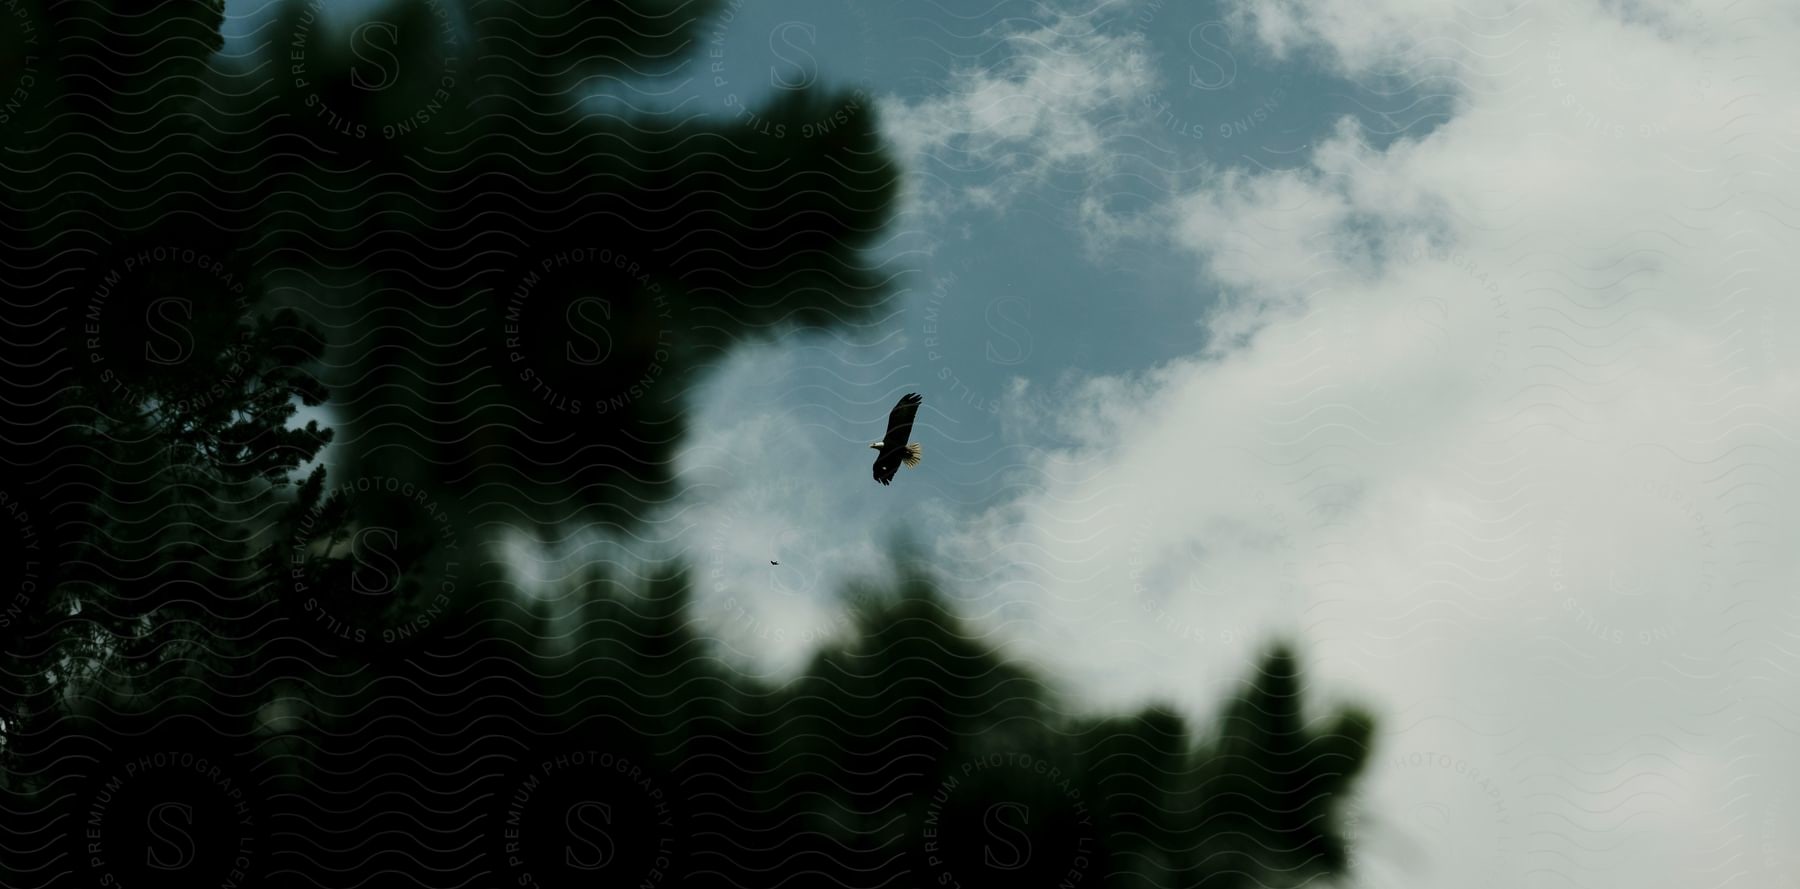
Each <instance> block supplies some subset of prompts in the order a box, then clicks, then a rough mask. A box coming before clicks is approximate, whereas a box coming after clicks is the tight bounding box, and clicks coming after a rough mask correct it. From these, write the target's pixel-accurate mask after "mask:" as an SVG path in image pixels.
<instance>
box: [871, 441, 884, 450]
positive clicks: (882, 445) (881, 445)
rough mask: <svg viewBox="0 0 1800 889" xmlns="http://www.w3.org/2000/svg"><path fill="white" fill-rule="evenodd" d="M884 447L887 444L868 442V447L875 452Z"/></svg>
mask: <svg viewBox="0 0 1800 889" xmlns="http://www.w3.org/2000/svg"><path fill="white" fill-rule="evenodd" d="M886 446H887V442H884V441H872V442H869V447H872V448H874V449H875V450H877V451H879V450H881V449H882V448H883V447H886Z"/></svg>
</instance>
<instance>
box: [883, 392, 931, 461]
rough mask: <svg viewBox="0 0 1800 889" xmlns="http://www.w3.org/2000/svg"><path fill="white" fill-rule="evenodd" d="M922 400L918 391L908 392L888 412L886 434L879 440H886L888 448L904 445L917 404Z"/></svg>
mask: <svg viewBox="0 0 1800 889" xmlns="http://www.w3.org/2000/svg"><path fill="white" fill-rule="evenodd" d="M924 400H925V399H924V398H923V397H922V396H920V395H919V393H917V392H908V393H906V395H904V396H902V397H901V398H900V403H899V404H896V405H894V409H893V410H892V411H890V412H889V413H888V428H887V434H886V435H884V436H882V437H881V440H882V441H884V442H887V446H888V447H889V448H904V447H906V440H907V438H908V437H909V436H911V435H912V427H913V417H915V416H917V415H918V413H919V404H920V403H921V402H923V401H924Z"/></svg>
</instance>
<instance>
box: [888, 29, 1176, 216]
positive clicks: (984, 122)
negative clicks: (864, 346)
mask: <svg viewBox="0 0 1800 889" xmlns="http://www.w3.org/2000/svg"><path fill="white" fill-rule="evenodd" d="M996 44H997V49H996V50H995V51H994V52H993V53H992V54H993V55H997V56H999V58H1000V61H998V62H997V63H995V64H993V65H992V66H991V67H982V66H980V65H963V66H960V67H956V68H953V69H952V70H951V71H950V73H949V74H948V76H947V77H946V78H945V82H944V84H943V86H942V89H941V90H940V91H938V92H937V93H936V94H934V95H931V96H929V97H927V98H923V99H918V100H914V101H908V100H906V99H904V98H901V97H898V96H889V97H887V98H886V99H885V101H884V102H883V105H882V115H883V117H882V120H883V127H882V129H883V133H884V135H885V136H886V137H887V138H888V140H889V142H890V143H891V144H892V146H893V147H894V149H895V151H896V152H897V153H898V154H899V156H900V158H901V160H902V162H903V164H904V165H905V167H906V169H907V170H908V173H909V176H908V179H909V183H908V184H909V187H910V188H911V189H913V192H912V194H911V195H909V197H910V198H911V203H912V209H913V210H915V211H916V212H919V213H920V214H921V217H922V218H933V217H936V216H939V215H941V214H943V213H946V212H949V211H950V210H952V209H957V208H967V207H978V208H985V209H999V208H1003V207H1005V206H1006V205H1007V203H1008V202H1009V201H1011V200H1012V199H1013V198H1015V197H1017V196H1018V195H1020V194H1022V193H1025V192H1027V191H1028V190H1030V189H1032V188H1035V187H1038V186H1041V185H1043V184H1044V182H1045V181H1046V179H1047V177H1049V176H1051V175H1053V174H1055V173H1057V172H1065V171H1079V172H1081V173H1083V174H1085V175H1088V176H1097V175H1101V174H1103V173H1104V171H1106V170H1108V169H1111V168H1113V167H1115V166H1117V165H1118V164H1120V163H1121V161H1122V158H1123V157H1124V155H1122V154H1121V151H1120V147H1119V142H1118V138H1117V137H1118V135H1119V134H1120V132H1121V130H1122V129H1123V128H1124V126H1125V124H1126V123H1128V122H1129V121H1132V120H1135V119H1137V118H1139V117H1141V116H1142V112H1141V111H1140V110H1139V105H1138V99H1139V98H1140V97H1141V96H1142V95H1143V94H1145V93H1146V92H1147V91H1148V90H1149V89H1150V87H1151V85H1152V74H1151V72H1150V71H1149V67H1148V63H1147V61H1146V58H1145V55H1144V49H1143V47H1142V45H1141V41H1140V40H1139V39H1137V38H1136V36H1135V35H1114V34H1108V33H1105V32H1103V31H1102V30H1099V29H1098V28H1096V26H1095V23H1094V21H1093V20H1092V17H1090V16H1083V15H1075V14H1062V15H1058V16H1055V17H1054V18H1052V19H1051V20H1050V21H1048V22H1045V23H1035V22H1034V23H1029V24H1025V25H1021V26H1015V27H1014V29H1013V30H1010V31H1007V32H1004V33H1002V34H1000V35H998V36H997V39H996ZM989 55H990V54H989V53H983V54H982V57H983V58H985V57H987V56H989ZM968 174H975V176H976V178H978V179H979V182H978V183H972V182H969V181H964V178H965V176H967V175H968Z"/></svg>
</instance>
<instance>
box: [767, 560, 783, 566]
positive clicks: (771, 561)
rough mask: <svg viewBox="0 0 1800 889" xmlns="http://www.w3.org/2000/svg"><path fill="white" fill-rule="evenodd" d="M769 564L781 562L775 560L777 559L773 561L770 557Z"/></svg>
mask: <svg viewBox="0 0 1800 889" xmlns="http://www.w3.org/2000/svg"><path fill="white" fill-rule="evenodd" d="M769 564H771V565H779V564H781V563H780V562H777V561H775V560H774V559H770V560H769Z"/></svg>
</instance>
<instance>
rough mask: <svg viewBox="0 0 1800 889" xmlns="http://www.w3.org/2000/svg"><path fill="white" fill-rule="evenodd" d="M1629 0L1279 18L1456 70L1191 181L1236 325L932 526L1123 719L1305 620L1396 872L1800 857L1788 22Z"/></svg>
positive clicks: (1086, 389)
mask: <svg viewBox="0 0 1800 889" xmlns="http://www.w3.org/2000/svg"><path fill="white" fill-rule="evenodd" d="M1614 8H1615V9H1616V8H1617V7H1614ZM1624 15H1625V16H1627V17H1628V18H1625V19H1621V18H1620V17H1619V13H1609V12H1606V11H1604V10H1603V9H1602V8H1600V7H1597V6H1590V5H1579V4H1561V5H1558V6H1557V7H1555V8H1554V9H1551V8H1548V7H1544V6H1519V5H1492V6H1487V7H1482V6H1478V5H1470V4H1464V5H1462V6H1458V7H1451V6H1448V5H1444V4H1426V3H1421V2H1406V0H1388V2H1383V3H1374V4H1369V3H1363V2H1356V3H1351V2H1349V0H1342V2H1338V0H1329V2H1324V3H1317V4H1315V3H1308V4H1296V3H1288V2H1263V3H1255V4H1251V5H1250V6H1249V11H1248V12H1247V13H1246V16H1245V19H1244V20H1245V21H1246V22H1249V23H1253V24H1255V25H1256V26H1257V27H1258V28H1259V29H1260V31H1259V33H1261V34H1262V35H1263V36H1264V37H1265V38H1268V39H1271V40H1276V41H1279V42H1280V43H1281V44H1282V46H1283V47H1284V49H1285V50H1286V51H1289V52H1294V53H1299V52H1321V51H1323V52H1325V53H1326V54H1327V55H1328V56H1329V57H1330V58H1331V59H1333V60H1334V61H1333V64H1335V65H1337V66H1339V68H1340V69H1341V70H1342V71H1343V72H1344V73H1346V74H1348V75H1350V76H1356V77H1373V76H1376V75H1378V74H1381V73H1383V72H1394V71H1402V72H1409V73H1410V75H1411V76H1412V77H1415V78H1418V77H1423V76H1426V75H1442V74H1444V73H1446V72H1454V73H1455V79H1454V80H1452V81H1445V80H1443V79H1438V80H1435V81H1430V82H1429V84H1430V86H1431V87H1432V88H1437V89H1441V88H1445V86H1446V85H1448V86H1449V87H1452V88H1454V89H1455V90H1456V91H1457V98H1458V102H1457V104H1456V109H1457V112H1456V114H1455V116H1454V117H1453V118H1452V119H1451V120H1449V121H1448V122H1447V123H1444V124H1443V125H1442V126H1440V127H1439V128H1438V129H1436V130H1434V131H1432V132H1431V133H1429V134H1425V135H1420V136H1413V137H1410V138H1403V139H1401V140H1400V141H1398V142H1396V143H1394V144H1392V145H1389V146H1387V147H1385V148H1381V149H1376V148H1372V147H1370V146H1368V145H1365V144H1363V143H1362V142H1361V141H1360V140H1359V138H1358V134H1357V131H1356V130H1355V129H1354V128H1349V127H1346V128H1343V129H1340V130H1338V131H1337V132H1336V134H1335V135H1334V136H1332V137H1331V138H1329V139H1327V140H1325V141H1323V142H1319V143H1315V145H1314V147H1313V151H1312V155H1311V163H1310V165H1308V166H1307V167H1305V168H1303V169H1300V170H1294V171H1287V172H1265V173H1241V174H1232V175H1227V176H1223V177H1220V178H1218V179H1216V180H1215V181H1213V182H1212V183H1210V184H1209V185H1207V186H1206V187H1203V188H1201V189H1199V190H1196V191H1193V192H1190V193H1184V194H1180V195H1175V196H1172V197H1171V199H1170V200H1169V202H1168V203H1167V205H1166V206H1165V207H1164V208H1163V209H1162V210H1161V211H1160V213H1161V214H1162V216H1161V218H1163V219H1165V220H1167V222H1168V223H1169V227H1168V229H1167V235H1166V237H1167V242H1168V243H1169V244H1170V245H1171V246H1174V247H1176V248H1178V249H1185V250H1191V251H1194V252H1195V253H1196V254H1198V255H1200V256H1202V257H1204V258H1205V259H1206V260H1207V262H1208V267H1209V270H1210V273H1211V277H1212V278H1213V279H1214V280H1215V281H1216V283H1218V284H1221V285H1223V286H1224V287H1226V288H1227V289H1228V292H1229V294H1230V296H1231V300H1230V305H1229V308H1228V309H1227V310H1226V311H1224V312H1222V313H1220V315H1219V316H1218V317H1216V318H1214V319H1212V323H1213V325H1214V329H1215V332H1217V333H1220V334H1221V342H1224V343H1235V344H1237V345H1236V346H1235V347H1232V348H1221V349H1219V350H1217V351H1215V352H1214V353H1212V354H1208V355H1205V356H1195V357H1194V358H1191V359H1188V360H1183V361H1178V362H1173V363H1170V364H1168V365H1166V366H1163V367H1160V368H1157V369H1155V370H1153V371H1148V372H1145V373H1142V374H1138V375H1133V376H1131V377H1122V378H1108V379H1098V380H1087V381H1084V382H1082V383H1080V384H1078V385H1072V386H1069V387H1066V388H1065V389H1064V390H1061V391H1053V392H1041V391H1040V392H1036V393H1034V394H1033V395H1032V396H1031V397H1032V398H1034V399H1036V401H1034V402H1033V406H1035V407H1037V408H1038V409H1041V410H1043V411H1047V412H1054V413H1057V414H1060V415H1061V417H1062V422H1064V423H1066V424H1070V425H1071V426H1072V427H1073V431H1074V432H1075V433H1076V434H1075V435H1074V436H1073V443H1072V444H1070V445H1069V446H1067V447H1065V448H1063V449H1059V450H1051V451H1043V452H1040V456H1039V457H1038V459H1037V460H1036V461H1035V464H1034V466H1033V467H1032V471H1033V472H1034V478H1035V479H1036V482H1037V484H1036V486H1035V490H1033V491H1032V493H1030V494H1029V495H1028V496H1026V497H1024V498H1022V499H1020V500H1018V501H1016V502H1010V503H1007V504H1005V505H1004V506H1001V507H997V508H995V509H993V510H991V511H989V512H988V513H986V514H985V515H983V516H982V517H981V518H980V519H979V520H978V521H976V522H974V523H973V524H972V525H971V526H970V527H968V528H967V529H966V530H965V531H964V533H962V534H959V535H957V536H956V537H954V538H953V539H950V540H948V541H946V542H945V543H944V545H943V551H944V553H945V554H946V556H947V557H949V558H953V559H967V560H968V561H970V562H971V563H974V564H986V565H989V566H992V565H1004V566H1009V567H1010V570H1009V571H1008V573H1007V574H1006V575H1004V576H1002V577H999V578H996V579H995V580H994V581H993V582H991V583H989V584H987V585H986V586H984V587H977V588H975V589H972V590H970V591H968V595H970V596H972V597H973V598H972V601H971V603H970V611H971V612H973V613H983V614H992V615H994V617H993V620H994V622H996V623H997V624H998V625H1001V626H1005V627H1006V628H1007V629H1008V630H1009V632H1011V633H1012V634H1013V635H1014V636H1015V638H1016V639H1017V640H1018V641H1017V644H1018V645H1019V646H1020V647H1021V648H1022V649H1024V650H1026V651H1029V652H1032V653H1033V654H1035V655H1037V656H1038V657H1039V658H1040V659H1041V660H1042V661H1044V662H1045V663H1049V664H1055V665H1059V666H1060V667H1061V669H1062V670H1063V671H1064V673H1065V675H1066V676H1067V677H1069V679H1070V681H1072V682H1075V683H1077V684H1079V685H1081V686H1082V687H1084V688H1085V689H1086V690H1087V691H1088V692H1090V693H1091V694H1092V695H1093V697H1094V698H1095V699H1097V700H1104V701H1106V702H1108V703H1109V704H1115V705H1116V704H1117V703H1118V702H1120V701H1124V700H1141V699H1144V698H1147V697H1150V696H1170V697H1176V698H1179V699H1181V700H1183V701H1185V702H1187V703H1189V704H1191V705H1193V706H1196V707H1205V706H1208V705H1210V704H1211V703H1212V702H1214V701H1216V699H1217V694H1218V692H1219V691H1220V690H1222V688H1223V686H1224V684H1225V683H1228V682H1229V681H1231V680H1232V679H1233V678H1235V677H1236V676H1237V675H1239V674H1240V673H1241V671H1242V669H1243V665H1244V663H1245V658H1246V647H1247V642H1246V640H1261V639H1263V638H1265V637H1266V634H1267V633H1269V632H1271V631H1275V630H1281V629H1285V630H1289V631H1291V632H1293V633H1295V634H1297V635H1299V636H1301V637H1302V638H1303V639H1304V640H1305V643H1306V644H1305V651H1306V653H1307V654H1308V657H1309V660H1310V661H1312V662H1313V663H1315V664H1316V665H1317V666H1318V667H1319V668H1320V669H1319V671H1318V672H1317V673H1315V676H1327V677H1329V680H1330V685H1331V690H1334V691H1339V692H1361V693H1364V694H1366V695H1368V696H1369V697H1371V698H1372V699H1373V700H1374V701H1375V702H1377V703H1378V704H1379V705H1380V706H1381V708H1382V709H1383V711H1384V713H1385V716H1386V718H1385V728H1386V730H1387V732H1388V734H1387V735H1385V736H1384V739H1383V748H1382V750H1381V751H1380V752H1379V755H1380V765H1379V766H1378V768H1377V770H1376V774H1375V775H1374V776H1373V781H1372V782H1371V783H1370V784H1369V786H1368V788H1367V790H1366V793H1367V794H1368V796H1369V799H1370V805H1369V811H1370V812H1378V813H1381V814H1382V817H1383V818H1384V819H1385V820H1384V821H1383V823H1381V824H1380V825H1367V824H1365V825H1364V827H1365V828H1367V829H1366V830H1364V831H1363V832H1362V833H1361V834H1360V835H1359V839H1358V843H1359V852H1360V853H1361V857H1362V859H1363V863H1364V866H1365V868H1366V871H1365V875H1366V876H1368V878H1369V879H1370V882H1368V883H1367V884H1368V885H1385V886H1427V885H1433V886H1435V885H1485V883H1483V882H1482V881H1483V880H1486V879H1492V881H1493V882H1492V885H1496V886H1498V885H1524V884H1527V883H1531V882H1533V881H1535V884H1541V885H1575V886H1580V885H1638V886H1670V887H1674V886H1693V885H1733V884H1741V885H1770V884H1773V883H1775V882H1776V881H1777V880H1791V879H1792V878H1793V872H1792V870H1791V869H1789V870H1786V871H1785V872H1783V871H1782V870H1781V867H1782V862H1781V860H1780V857H1779V856H1774V855H1771V854H1769V853H1768V852H1767V851H1765V850H1763V849H1761V848H1760V846H1761V845H1762V843H1761V841H1759V840H1758V839H1757V831H1759V830H1764V829H1765V828H1764V827H1762V825H1763V824H1764V823H1765V822H1767V823H1770V824H1774V825H1776V826H1777V827H1776V830H1777V831H1778V834H1779V835H1784V836H1785V835H1790V834H1791V833H1792V832H1793V830H1794V829H1795V828H1796V827H1800V812H1795V811H1794V810H1793V806H1792V805H1791V804H1790V803H1788V802H1787V801H1786V799H1787V796H1786V795H1784V792H1783V789H1784V788H1791V787H1793V786H1795V780H1796V776H1797V775H1800V770H1796V769H1794V768H1793V767H1792V766H1791V765H1787V764H1786V762H1784V761H1781V760H1779V759H1775V758H1771V757H1768V756H1761V757H1758V756H1753V755H1751V754H1750V753H1749V752H1748V751H1750V750H1752V749H1755V750H1759V751H1763V750H1782V749H1783V748H1784V747H1785V748H1791V747H1792V746H1793V745H1792V740H1793V739H1792V736H1791V734H1790V733H1789V732H1788V731H1787V730H1784V728H1783V726H1785V727H1786V728H1787V729H1791V728H1793V727H1794V726H1795V723H1796V720H1795V719H1794V718H1793V716H1792V714H1791V712H1790V710H1791V707H1790V705H1787V704H1785V703H1776V702H1778V701H1782V700H1784V699H1786V700H1791V699H1792V698H1793V695H1794V693H1795V692H1796V691H1800V688H1796V683H1795V681H1794V677H1795V676H1796V675H1800V663H1796V662H1795V661H1796V659H1795V657H1794V656H1793V655H1792V654H1790V652H1791V651H1793V650H1794V645H1793V641H1794V639H1795V638H1796V637H1800V621H1797V618H1800V613H1797V612H1800V609H1796V608H1794V607H1793V605H1792V600H1791V591H1792V589H1793V586H1794V581H1795V579H1796V578H1800V560H1796V558H1795V555H1794V548H1793V547H1792V546H1791V541H1792V540H1793V539H1795V537H1796V536H1797V535H1800V507H1796V506H1795V497H1794V494H1795V491H1794V490H1793V481H1792V478H1791V475H1792V474H1791V473H1790V472H1787V471H1786V470H1785V469H1784V467H1786V466H1790V465H1792V457H1793V455H1794V453H1795V448H1796V446H1797V445H1800V429H1797V428H1796V426H1795V424H1794V422H1793V419H1792V418H1794V417H1796V416H1800V386H1797V385H1796V380H1800V374H1797V373H1796V371H1797V370H1800V361H1796V359H1795V358H1793V357H1791V356H1793V355H1795V354H1796V350H1797V349H1800V323H1797V322H1800V304H1797V303H1796V302H1795V301H1794V300H1793V299H1792V298H1791V291H1792V282H1794V281H1795V280H1800V180H1797V179H1796V178H1795V176H1794V168H1795V165H1796V161H1797V160H1800V158H1797V157H1796V151H1795V146H1797V145H1800V66H1797V63H1796V60H1795V59H1794V57H1793V54H1792V53H1791V52H1789V51H1788V48H1791V47H1792V46H1795V45H1800V16H1796V14H1795V13H1794V12H1793V11H1792V10H1791V9H1788V10H1783V9H1777V8H1775V7H1774V6H1773V5H1771V4H1762V5H1760V6H1759V7H1758V8H1751V7H1750V6H1749V5H1736V6H1732V7H1730V9H1729V10H1727V9H1726V8H1724V7H1715V6H1712V5H1701V4H1689V5H1681V4H1663V5H1660V6H1653V5H1649V4H1635V5H1631V6H1629V7H1626V11H1625V13H1624ZM1421 88H1422V89H1423V88H1425V87H1423V86H1422V87H1421ZM1011 409H1013V410H1022V409H1023V407H1022V406H1020V405H1013V406H1011ZM1414 754H1417V755H1418V758H1419V759H1418V761H1419V762H1424V761H1428V760H1427V757H1428V756H1436V757H1444V758H1445V759H1442V760H1429V761H1433V762H1437V761H1441V762H1444V763H1446V765H1444V766H1443V767H1442V768H1441V769H1439V768H1437V767H1435V766H1434V767H1431V768H1426V767H1423V766H1420V765H1417V764H1415V761H1414V760H1411V759H1408V758H1407V757H1411V756H1413V755H1414ZM1396 757H1399V758H1398V759H1396ZM1458 763H1460V764H1461V765H1460V766H1458V765H1457V764H1458ZM1470 770H1475V771H1477V772H1478V773H1479V774H1480V775H1481V776H1482V778H1484V779H1487V780H1488V782H1489V783H1487V784H1482V783H1480V781H1478V780H1471V779H1469V778H1468V777H1467V775H1468V773H1469V771H1470ZM1496 807H1497V808H1496Z"/></svg>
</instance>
